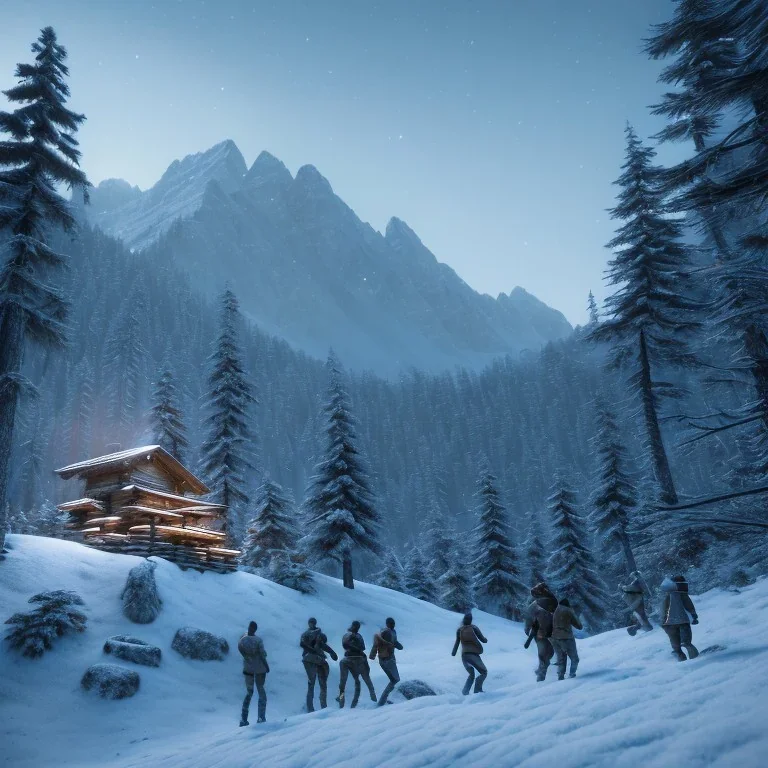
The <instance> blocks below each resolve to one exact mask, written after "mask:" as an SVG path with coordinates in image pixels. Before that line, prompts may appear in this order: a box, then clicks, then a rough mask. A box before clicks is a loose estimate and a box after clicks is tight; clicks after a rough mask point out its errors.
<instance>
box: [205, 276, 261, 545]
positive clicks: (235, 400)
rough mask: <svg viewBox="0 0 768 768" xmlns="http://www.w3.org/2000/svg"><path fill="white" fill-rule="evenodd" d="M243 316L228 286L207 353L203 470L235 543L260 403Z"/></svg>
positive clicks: (245, 498)
mask: <svg viewBox="0 0 768 768" xmlns="http://www.w3.org/2000/svg"><path fill="white" fill-rule="evenodd" d="M239 321H240V311H239V308H238V303H237V299H236V298H235V295H234V293H232V291H230V290H229V289H227V290H226V291H224V293H223V295H222V297H221V305H220V310H219V335H218V338H217V340H216V343H215V346H214V350H213V353H212V354H211V356H210V357H209V358H208V364H209V366H210V371H211V372H210V374H209V377H208V393H207V401H206V404H205V407H206V410H207V412H208V415H207V417H206V419H205V425H206V427H207V429H208V437H207V438H206V439H205V441H204V442H203V444H202V446H201V450H202V461H201V469H202V474H203V477H204V478H206V480H207V482H208V485H209V487H210V488H211V492H212V496H213V498H214V499H215V500H216V501H217V502H219V503H220V504H225V505H226V506H227V510H228V512H227V531H228V533H229V537H230V539H231V540H232V541H233V542H238V541H239V540H240V539H241V537H242V528H243V519H242V518H243V512H244V509H245V507H246V505H247V504H248V502H249V501H250V495H249V493H248V486H247V483H246V472H247V471H248V470H249V469H252V464H251V461H250V459H249V457H248V454H247V445H248V442H249V440H250V438H251V430H250V421H251V412H250V411H251V406H252V405H253V404H254V403H255V402H256V399H255V397H254V396H253V394H252V390H251V385H250V383H249V382H248V379H247V378H246V375H245V371H244V369H243V363H242V352H241V348H240V342H239V339H238V325H239Z"/></svg>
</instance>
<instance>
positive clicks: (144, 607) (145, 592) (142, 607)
mask: <svg viewBox="0 0 768 768" xmlns="http://www.w3.org/2000/svg"><path fill="white" fill-rule="evenodd" d="M120 597H121V598H122V600H123V614H124V615H125V616H126V618H128V619H130V620H131V621H133V622H135V623H136V624H150V623H151V622H153V621H154V620H155V619H156V618H157V615H158V614H159V613H160V606H161V605H162V602H163V601H162V600H161V599H160V595H158V593H157V583H156V582H155V564H154V563H151V562H150V561H149V560H146V561H144V562H143V563H140V564H139V565H137V566H136V567H135V568H131V570H130V572H129V573H128V581H126V583H125V587H124V588H123V592H122V594H121V595H120Z"/></svg>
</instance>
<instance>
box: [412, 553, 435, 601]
mask: <svg viewBox="0 0 768 768" xmlns="http://www.w3.org/2000/svg"><path fill="white" fill-rule="evenodd" d="M405 589H406V591H407V592H408V594H409V595H412V596H413V597H415V598H417V599H418V600H425V601H426V602H428V603H435V602H436V601H437V596H438V595H437V585H436V584H435V580H434V579H433V578H432V574H431V572H430V570H429V563H428V562H427V560H426V558H425V557H424V553H423V552H422V551H421V547H419V546H416V545H414V546H413V547H411V551H410V552H409V553H408V559H407V560H406V563H405Z"/></svg>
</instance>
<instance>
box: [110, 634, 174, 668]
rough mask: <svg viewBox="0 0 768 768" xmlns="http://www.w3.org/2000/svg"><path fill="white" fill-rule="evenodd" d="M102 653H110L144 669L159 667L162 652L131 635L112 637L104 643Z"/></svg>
mask: <svg viewBox="0 0 768 768" xmlns="http://www.w3.org/2000/svg"><path fill="white" fill-rule="evenodd" d="M104 653H111V654H112V655H113V656H117V658H118V659H123V661H132V662H133V663H134V664H142V665H144V666H145V667H159V666H160V659H161V658H162V655H163V653H162V651H161V650H160V649H159V648H158V647H157V646H156V645H150V644H149V643H147V642H145V641H144V640H139V639H138V638H137V637H132V636H131V635H113V636H112V637H110V638H109V639H108V640H107V642H106V643H104Z"/></svg>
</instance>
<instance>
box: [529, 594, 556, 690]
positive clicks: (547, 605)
mask: <svg viewBox="0 0 768 768" xmlns="http://www.w3.org/2000/svg"><path fill="white" fill-rule="evenodd" d="M531 596H532V597H533V602H532V603H531V604H530V605H529V606H528V613H527V614H526V617H525V633H526V634H527V635H528V640H527V641H526V644H525V646H526V648H527V647H528V646H529V645H530V644H531V640H535V641H536V649H537V651H538V654H539V666H538V667H537V668H536V681H537V682H539V683H541V682H542V681H543V680H544V679H545V678H546V677H547V669H549V664H550V662H551V661H552V657H553V656H554V655H555V649H554V648H553V647H552V643H551V642H550V639H549V638H550V637H552V616H553V614H554V612H555V609H556V608H557V598H556V597H555V596H554V594H553V593H552V590H551V589H550V588H549V587H548V586H547V585H546V584H545V583H544V582H543V581H542V582H540V583H539V584H536V585H535V586H534V587H532V588H531Z"/></svg>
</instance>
